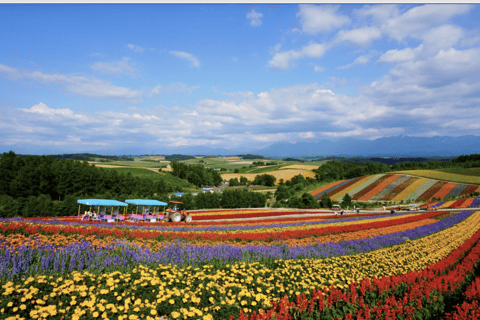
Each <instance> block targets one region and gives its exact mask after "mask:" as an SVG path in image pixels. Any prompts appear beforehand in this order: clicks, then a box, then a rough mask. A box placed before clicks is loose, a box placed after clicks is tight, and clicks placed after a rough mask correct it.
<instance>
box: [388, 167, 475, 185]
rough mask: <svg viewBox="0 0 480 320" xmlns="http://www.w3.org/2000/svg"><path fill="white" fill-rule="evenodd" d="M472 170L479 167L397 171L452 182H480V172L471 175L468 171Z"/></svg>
mask: <svg viewBox="0 0 480 320" xmlns="http://www.w3.org/2000/svg"><path fill="white" fill-rule="evenodd" d="M470 170H478V169H461V168H452V169H441V170H406V171H396V172H395V173H403V174H409V175H412V176H418V177H423V178H429V179H436V180H444V181H451V182H457V183H469V184H480V174H477V175H469V174H468V172H471V171H470ZM479 171H480V170H479Z"/></svg>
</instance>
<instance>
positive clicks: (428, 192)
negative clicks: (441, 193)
mask: <svg viewBox="0 0 480 320" xmlns="http://www.w3.org/2000/svg"><path fill="white" fill-rule="evenodd" d="M446 184H447V182H446V181H436V182H435V184H433V185H432V186H431V187H430V188H428V189H427V190H425V192H424V193H422V195H421V196H420V197H418V198H417V200H418V201H426V200H430V199H432V198H433V195H434V194H436V193H437V191H438V190H440V189H441V188H442V187H443V186H444V185H446Z"/></svg>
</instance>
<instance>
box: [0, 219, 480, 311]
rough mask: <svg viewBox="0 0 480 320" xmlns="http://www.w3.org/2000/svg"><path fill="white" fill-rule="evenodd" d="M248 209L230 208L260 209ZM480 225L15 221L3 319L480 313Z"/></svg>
mask: <svg viewBox="0 0 480 320" xmlns="http://www.w3.org/2000/svg"><path fill="white" fill-rule="evenodd" d="M240 211H241V212H238V211H230V213H229V214H230V215H235V214H238V215H241V214H245V213H248V211H250V213H255V212H253V210H240ZM211 213H212V212H210V214H211ZM197 214H199V215H200V214H204V217H207V216H208V215H209V212H208V211H203V212H197ZM479 229H480V212H477V211H471V210H470V211H468V210H467V211H461V212H457V213H450V212H445V211H441V210H438V211H430V212H424V213H414V214H410V213H399V214H388V215H385V214H362V215H351V216H341V217H340V216H338V217H337V216H333V215H330V216H325V217H304V218H302V217H300V218H298V217H295V218H283V219H280V218H270V219H265V220H257V221H255V222H251V221H248V222H247V221H244V220H243V221H242V220H241V219H239V220H237V221H228V222H223V223H219V222H209V221H208V219H207V221H204V222H194V223H192V224H182V223H178V224H147V223H136V224H134V223H120V224H109V223H102V222H81V221H79V219H78V218H76V217H75V218H30V219H20V218H10V219H2V220H1V221H0V241H1V242H2V245H1V246H0V257H1V258H0V275H1V280H0V282H1V283H0V285H1V286H0V288H1V289H0V291H1V295H0V296H1V298H0V310H1V311H2V313H1V314H0V318H2V319H5V318H8V317H14V318H15V317H17V318H24V319H92V318H104V319H105V318H109V319H158V318H159V317H161V316H164V317H165V318H167V319H202V320H206V319H287V318H293V317H295V318H301V317H304V318H312V319H315V318H320V317H324V318H328V315H331V314H335V317H337V318H342V319H357V318H362V319H373V318H375V316H377V315H378V316H379V317H380V318H387V317H392V318H397V317H399V318H403V319H406V318H411V317H412V316H413V315H414V314H424V315H425V314H428V315H430V316H429V317H426V319H428V318H430V319H439V318H441V317H444V318H447V319H454V318H455V316H456V317H457V318H458V319H461V318H462V316H465V315H468V312H470V311H469V310H478V298H479V294H478V291H477V289H476V288H477V287H478V284H480V280H478V277H476V276H475V274H476V273H475V272H476V270H478V267H480V262H479V261H480V242H479V239H480V231H479ZM172 240H173V241H172ZM360 302H361V303H360ZM455 305H458V307H456V306H455Z"/></svg>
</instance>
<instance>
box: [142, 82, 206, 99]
mask: <svg viewBox="0 0 480 320" xmlns="http://www.w3.org/2000/svg"><path fill="white" fill-rule="evenodd" d="M198 89H200V86H191V87H189V86H187V85H186V84H184V83H179V82H177V83H170V84H167V85H162V84H159V85H157V86H155V87H154V88H153V89H152V90H151V91H150V96H152V95H162V94H164V93H188V94H192V93H193V92H194V91H196V90H198Z"/></svg>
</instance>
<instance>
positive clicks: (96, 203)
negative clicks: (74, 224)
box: [77, 199, 128, 214]
mask: <svg viewBox="0 0 480 320" xmlns="http://www.w3.org/2000/svg"><path fill="white" fill-rule="evenodd" d="M77 203H78V204H79V206H78V214H80V207H81V205H82V204H83V205H87V206H90V211H92V207H99V208H100V207H105V210H106V208H107V207H111V213H112V214H113V213H114V210H113V208H114V207H117V208H118V207H125V210H126V209H127V206H128V204H127V203H125V202H121V201H118V200H110V199H78V200H77ZM98 211H99V213H100V209H99V210H98Z"/></svg>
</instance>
